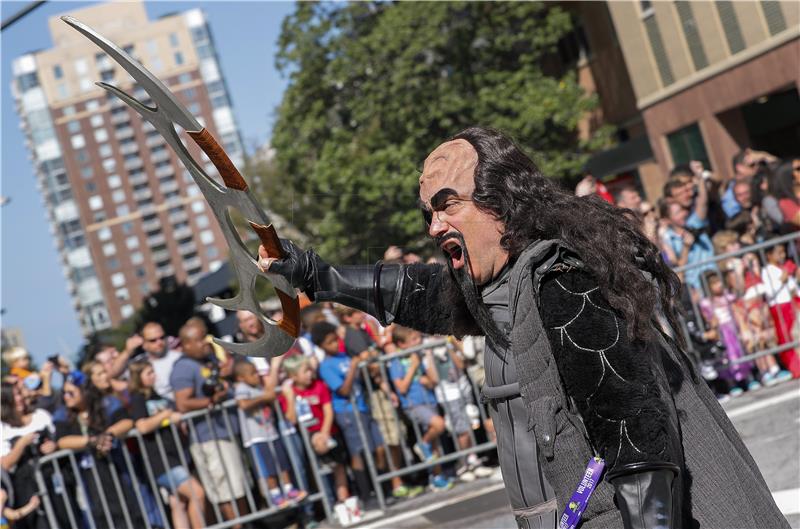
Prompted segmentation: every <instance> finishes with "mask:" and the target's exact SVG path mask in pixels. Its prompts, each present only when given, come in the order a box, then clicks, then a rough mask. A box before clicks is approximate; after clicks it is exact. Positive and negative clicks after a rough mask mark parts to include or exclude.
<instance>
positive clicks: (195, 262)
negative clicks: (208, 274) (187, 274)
mask: <svg viewBox="0 0 800 529" xmlns="http://www.w3.org/2000/svg"><path fill="white" fill-rule="evenodd" d="M202 265H203V263H202V261H200V258H199V257H192V258H191V259H186V260H185V261H184V262H183V268H184V269H185V270H192V269H194V268H200V267H201V266H202Z"/></svg>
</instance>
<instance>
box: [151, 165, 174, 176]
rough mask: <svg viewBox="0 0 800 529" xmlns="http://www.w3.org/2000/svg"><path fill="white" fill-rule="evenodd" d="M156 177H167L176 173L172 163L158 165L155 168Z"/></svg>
mask: <svg viewBox="0 0 800 529" xmlns="http://www.w3.org/2000/svg"><path fill="white" fill-rule="evenodd" d="M155 174H156V178H166V177H168V176H174V175H175V168H174V167H172V166H171V165H165V166H164V167H158V168H157V169H156V170H155Z"/></svg>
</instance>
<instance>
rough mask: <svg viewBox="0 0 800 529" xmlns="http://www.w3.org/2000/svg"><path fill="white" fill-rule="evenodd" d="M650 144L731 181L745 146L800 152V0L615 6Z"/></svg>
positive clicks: (663, 161)
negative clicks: (735, 159) (698, 162)
mask: <svg viewBox="0 0 800 529" xmlns="http://www.w3.org/2000/svg"><path fill="white" fill-rule="evenodd" d="M606 5H607V6H608V10H609V11H610V13H611V18H612V19H613V23H614V28H615V30H616V37H617V40H618V42H619V47H620V49H621V52H622V55H623V56H624V60H625V63H626V65H627V71H628V76H629V78H630V81H631V84H632V86H633V92H634V97H635V102H636V107H637V108H638V110H639V112H641V115H642V118H643V120H644V125H645V127H646V130H647V135H648V137H649V142H650V147H651V148H652V152H653V154H654V157H655V160H656V162H657V164H658V167H659V168H660V171H658V173H657V177H655V178H649V179H647V181H646V182H644V185H645V187H646V188H648V189H649V190H652V191H653V194H655V195H658V194H660V193H659V192H658V189H660V187H661V185H662V184H663V182H664V180H665V178H666V175H667V173H668V171H669V170H670V169H671V168H672V167H674V166H675V165H678V164H683V163H687V162H688V161H689V160H692V159H699V160H702V161H704V162H705V163H706V165H707V166H709V167H710V168H711V169H712V170H713V171H714V172H715V173H717V174H718V175H719V176H721V177H729V176H731V174H732V171H733V168H732V164H731V159H732V157H733V155H734V154H735V153H736V152H738V151H739V150H740V149H742V148H744V147H752V148H756V149H764V150H767V151H770V152H772V153H774V154H776V155H779V156H787V155H790V154H798V153H800V98H799V97H798V89H800V2H797V1H794V0H790V1H736V2H730V1H705V0H701V1H692V2H687V1H659V2H650V1H646V0H643V1H624V2H607V3H606Z"/></svg>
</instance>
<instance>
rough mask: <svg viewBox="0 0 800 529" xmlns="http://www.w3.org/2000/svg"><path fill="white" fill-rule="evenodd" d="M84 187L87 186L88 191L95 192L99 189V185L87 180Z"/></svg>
mask: <svg viewBox="0 0 800 529" xmlns="http://www.w3.org/2000/svg"><path fill="white" fill-rule="evenodd" d="M84 187H85V188H86V192H87V193H94V192H95V191H97V185H96V184H95V183H94V182H86V185H85V186H84Z"/></svg>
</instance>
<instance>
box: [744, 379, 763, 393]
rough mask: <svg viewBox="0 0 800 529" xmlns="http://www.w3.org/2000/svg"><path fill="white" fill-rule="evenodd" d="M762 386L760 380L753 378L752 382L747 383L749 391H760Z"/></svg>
mask: <svg viewBox="0 0 800 529" xmlns="http://www.w3.org/2000/svg"><path fill="white" fill-rule="evenodd" d="M762 387H763V386H762V385H761V384H760V383H759V382H758V380H751V381H750V383H748V384H747V391H758V390H759V389H761V388H762Z"/></svg>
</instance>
